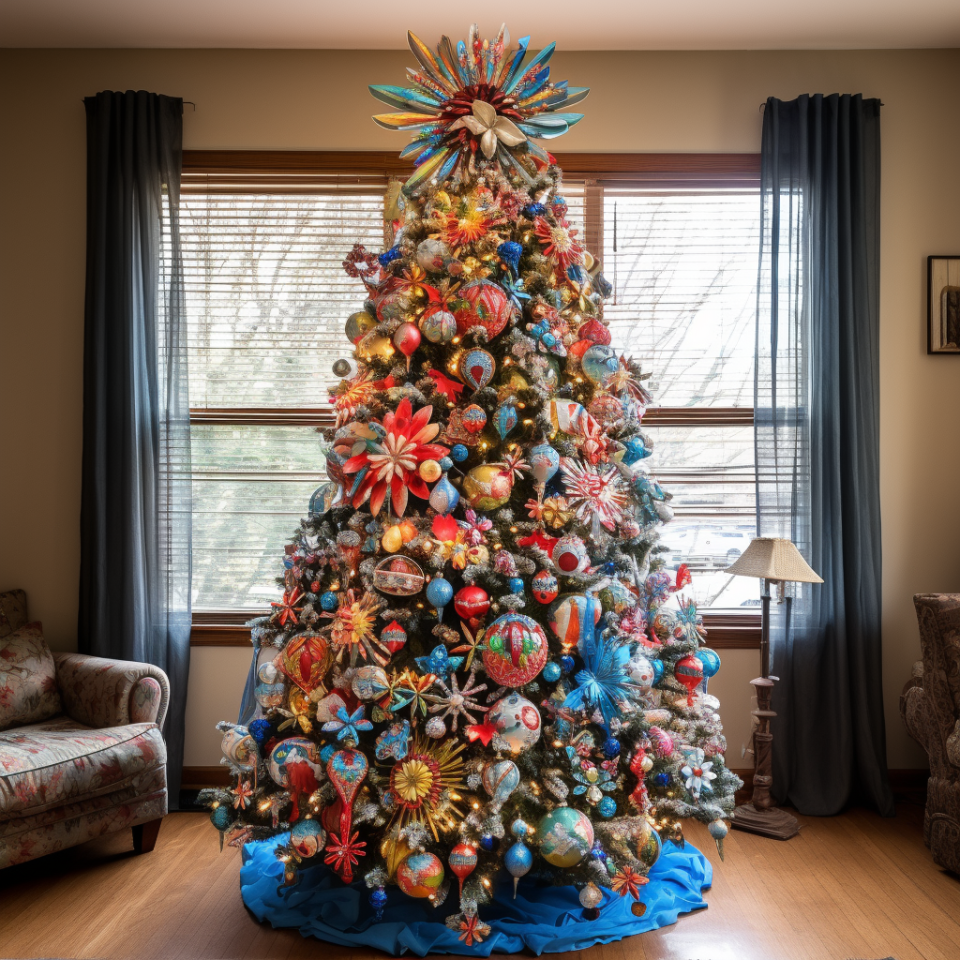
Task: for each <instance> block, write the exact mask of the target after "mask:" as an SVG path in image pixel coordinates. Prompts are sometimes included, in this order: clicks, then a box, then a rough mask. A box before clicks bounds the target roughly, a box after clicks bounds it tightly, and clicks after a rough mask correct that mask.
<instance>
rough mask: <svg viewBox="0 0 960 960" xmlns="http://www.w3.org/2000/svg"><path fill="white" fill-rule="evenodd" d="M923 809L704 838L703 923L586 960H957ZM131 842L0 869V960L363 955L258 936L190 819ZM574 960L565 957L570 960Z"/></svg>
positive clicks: (274, 934) (211, 844)
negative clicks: (136, 846) (720, 840)
mask: <svg viewBox="0 0 960 960" xmlns="http://www.w3.org/2000/svg"><path fill="white" fill-rule="evenodd" d="M921 820H922V810H921V808H920V807H918V806H916V805H903V806H901V807H900V808H899V809H898V816H897V817H896V818H895V819H889V820H884V819H882V818H881V817H878V816H876V815H874V814H871V813H867V812H864V811H860V810H854V811H850V812H848V813H846V814H844V815H843V816H840V817H835V818H831V819H816V818H810V817H801V822H802V824H803V829H802V830H801V832H800V835H799V836H798V837H796V838H794V839H793V840H790V841H787V842H780V841H776V840H764V839H762V838H760V837H755V836H752V835H750V834H745V833H739V832H736V831H733V832H731V833H730V835H729V837H728V838H727V841H726V860H725V862H723V863H721V862H720V860H719V858H718V857H717V856H716V850H715V848H714V847H713V844H712V841H710V839H709V837H708V836H707V833H706V830H705V829H703V828H702V827H700V826H699V825H694V826H693V827H692V828H691V829H690V830H689V839H690V840H691V841H692V842H693V843H695V844H696V845H697V846H699V847H700V849H702V850H703V851H705V852H706V853H707V855H708V856H709V857H710V859H711V861H712V862H713V866H714V883H713V888H712V890H711V891H710V892H709V893H708V894H707V900H708V902H709V904H710V906H709V908H708V909H707V910H703V911H700V912H699V913H696V914H693V915H690V916H686V917H681V919H680V921H679V922H678V923H676V924H674V925H673V926H671V927H666V928H664V929H662V930H658V931H654V932H652V933H648V934H644V935H643V936H640V937H633V938H630V939H628V940H625V941H622V942H620V943H614V944H609V945H608V946H604V947H597V948H594V950H592V951H587V952H585V953H584V954H583V956H584V957H585V958H587V957H589V960H846V958H854V957H856V958H860V957H863V958H871V960H873V958H880V957H888V956H892V957H894V958H896V960H957V958H958V957H960V878H957V877H955V876H952V875H950V874H947V873H945V872H944V871H942V870H940V869H939V868H938V867H936V866H935V865H934V864H933V862H932V861H931V859H930V854H929V852H928V851H927V849H926V848H925V847H924V845H923V839H922V836H921ZM132 849H133V845H132V839H131V836H130V831H126V832H124V833H122V834H118V835H117V836H115V837H111V838H107V839H105V840H101V841H95V842H92V843H89V844H86V845H85V846H82V847H76V848H74V849H72V850H66V851H64V852H63V853H61V854H57V855H55V856H52V857H45V858H41V859H39V860H35V861H33V862H31V863H26V864H22V865H21V866H18V867H11V868H9V869H7V870H3V871H0V956H2V957H9V958H26V957H31V958H35V957H62V958H67V957H70V958H73V957H76V958H104V960H113V958H122V960H126V958H137V960H139V958H144V960H148V958H182V960H187V958H195V957H196V958H200V957H203V958H223V960H247V958H271V960H286V958H289V960H295V958H300V957H309V958H316V957H320V956H322V957H324V958H330V960H347V958H349V960H364V958H366V957H377V958H379V957H380V956H382V955H380V954H374V953H364V952H362V951H354V950H348V949H346V948H341V947H336V946H331V945H328V944H322V943H320V942H318V941H315V940H307V939H304V938H303V937H301V936H300V934H299V933H296V932H293V931H284V930H273V929H271V928H270V927H264V926H261V925H260V924H258V923H257V922H256V921H255V920H254V919H253V918H252V917H251V916H250V915H249V914H248V913H247V912H246V910H245V909H244V907H243V905H242V903H241V901H240V893H239V889H238V877H237V874H238V870H239V859H240V858H239V853H238V852H237V851H236V850H233V849H231V848H227V849H225V850H224V852H223V853H222V854H220V853H218V849H217V838H216V833H215V832H214V830H213V829H212V827H211V826H210V824H209V822H208V820H207V818H206V816H205V815H203V814H197V813H177V814H171V815H170V816H169V817H167V818H166V819H165V820H164V822H163V827H162V828H161V830H160V836H159V839H158V841H157V845H156V848H155V850H154V851H153V852H152V853H148V854H144V855H142V856H139V857H138V856H135V855H134V854H133V852H132ZM570 956H572V955H570Z"/></svg>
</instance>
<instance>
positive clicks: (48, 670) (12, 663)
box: [0, 623, 63, 730]
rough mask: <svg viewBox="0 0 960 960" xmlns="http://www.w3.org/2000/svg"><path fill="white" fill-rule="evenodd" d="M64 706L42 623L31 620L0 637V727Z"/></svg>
mask: <svg viewBox="0 0 960 960" xmlns="http://www.w3.org/2000/svg"><path fill="white" fill-rule="evenodd" d="M62 709H63V707H62V706H61V705H60V691H59V690H58V689H57V666H56V663H55V662H54V659H53V654H52V653H51V652H50V648H49V647H48V646H47V644H46V642H45V641H44V639H43V627H42V626H41V625H40V624H39V623H28V624H27V625H26V626H23V627H21V628H20V629H19V630H15V631H14V632H13V633H10V634H7V636H5V637H3V638H0V730H6V729H8V728H9V727H19V726H22V725H23V724H25V723H37V722H39V721H40V720H46V719H47V718H48V717H53V716H55V715H56V714H58V713H60V711H61V710H62Z"/></svg>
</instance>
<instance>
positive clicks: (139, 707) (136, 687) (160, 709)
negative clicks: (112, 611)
mask: <svg viewBox="0 0 960 960" xmlns="http://www.w3.org/2000/svg"><path fill="white" fill-rule="evenodd" d="M54 659H55V660H56V663H57V684H58V686H59V687H60V698H61V700H62V701H63V709H64V711H65V712H66V713H67V714H68V715H69V716H70V717H72V718H73V719H74V720H76V721H78V722H79V723H82V724H85V725H86V726H88V727H119V726H124V725H125V724H128V723H156V724H157V726H163V721H164V718H165V717H166V715H167V705H168V703H169V702H170V681H169V680H167V675H166V674H165V673H164V672H163V671H162V670H161V669H160V668H159V667H154V666H152V665H151V664H149V663H135V662H133V661H131V660H108V659H106V658H105V657H88V656H86V655H85V654H82V653H57V654H54Z"/></svg>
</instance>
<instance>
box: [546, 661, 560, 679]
mask: <svg viewBox="0 0 960 960" xmlns="http://www.w3.org/2000/svg"><path fill="white" fill-rule="evenodd" d="M562 673H563V670H562V669H561V667H560V664H559V663H553V662H552V661H551V662H550V663H548V664H547V665H546V666H545V667H544V668H543V679H544V680H546V681H547V682H548V683H556V682H557V681H558V680H559V679H560V675H561V674H562Z"/></svg>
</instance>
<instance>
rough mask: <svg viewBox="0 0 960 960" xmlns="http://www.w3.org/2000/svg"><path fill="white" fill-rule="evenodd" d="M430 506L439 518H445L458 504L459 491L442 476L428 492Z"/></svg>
mask: <svg viewBox="0 0 960 960" xmlns="http://www.w3.org/2000/svg"><path fill="white" fill-rule="evenodd" d="M428 502H429V504H430V506H431V507H433V509H434V510H436V511H437V513H439V514H440V515H441V516H443V517H445V516H446V515H447V514H448V513H452V512H453V510H455V509H456V506H457V504H458V503H459V502H460V491H459V490H457V488H456V487H455V486H454V485H453V484H452V483H451V482H450V479H449V478H448V477H447V476H446V474H444V475H443V476H442V477H441V478H440V479H439V481H438V482H437V485H436V486H435V487H434V488H433V489H432V490H431V491H430V500H429V501H428Z"/></svg>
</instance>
